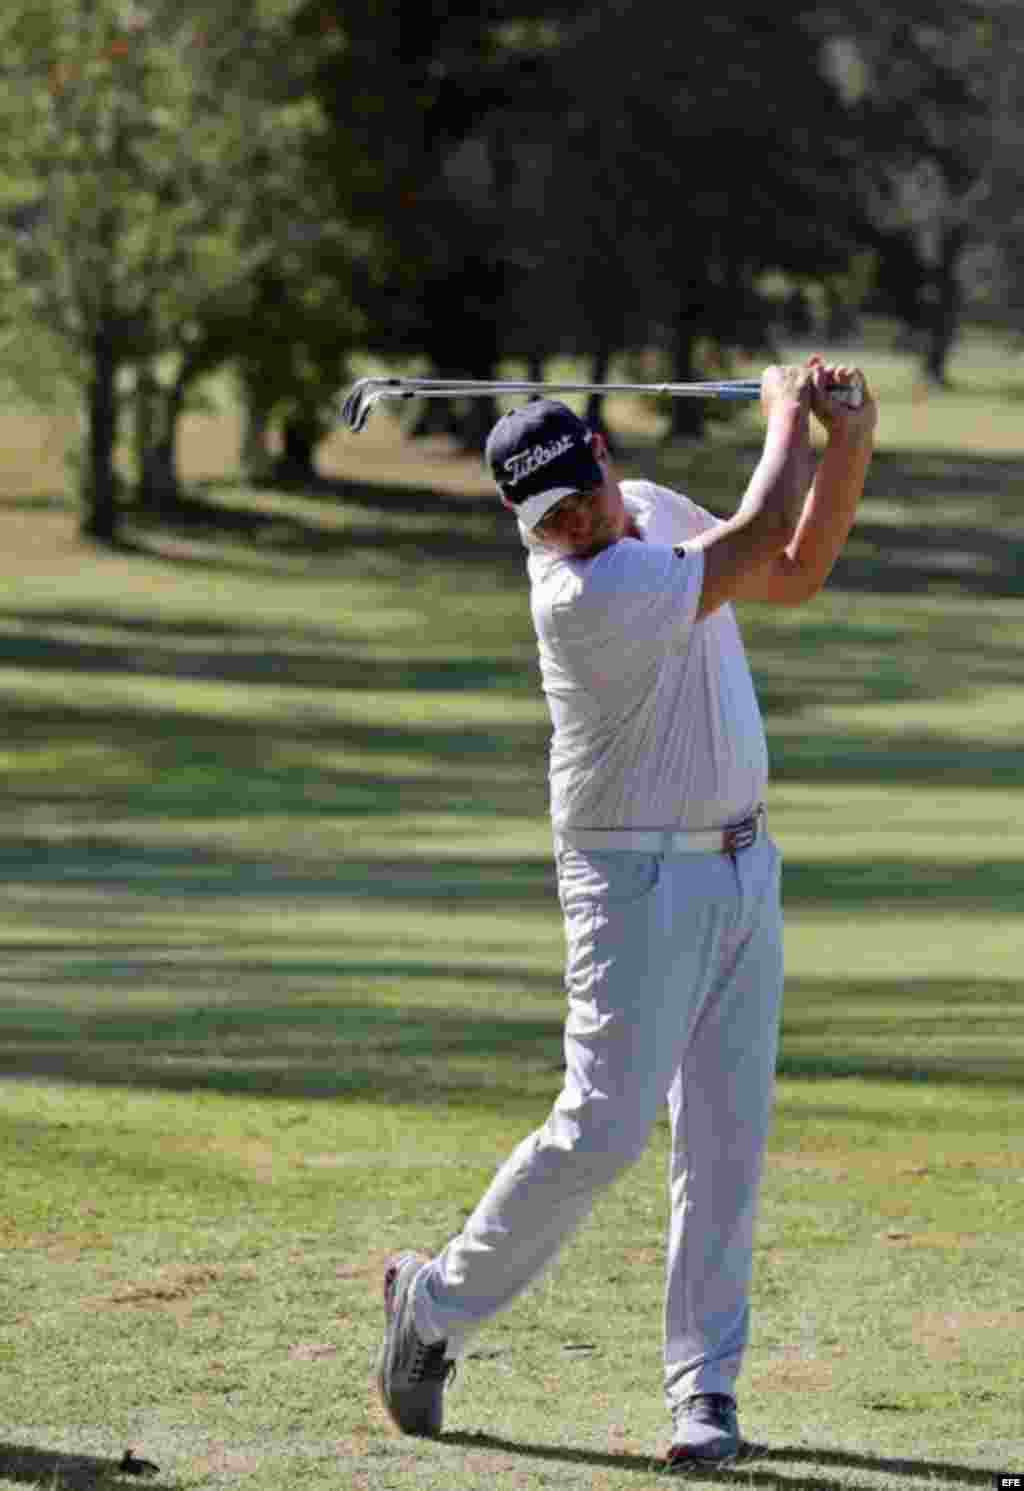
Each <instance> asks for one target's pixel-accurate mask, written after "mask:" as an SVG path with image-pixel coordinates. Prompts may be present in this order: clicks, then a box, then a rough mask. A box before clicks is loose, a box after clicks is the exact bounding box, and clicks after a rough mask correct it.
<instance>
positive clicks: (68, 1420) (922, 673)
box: [0, 341, 1024, 1491]
mask: <svg viewBox="0 0 1024 1491" xmlns="http://www.w3.org/2000/svg"><path fill="white" fill-rule="evenodd" d="M872 357H874V362H872ZM863 360H864V362H865V363H866V365H867V367H868V369H869V372H874V374H875V376H876V379H877V382H878V385H879V387H880V389H881V391H882V393H883V395H884V398H885V403H884V406H883V427H882V428H883V434H882V449H881V451H880V454H879V457H878V460H877V464H876V466H875V468H874V469H873V472H872V476H871V480H870V489H869V494H868V497H867V500H866V501H865V504H864V509H863V514H862V520H861V522H860V524H859V525H858V528H857V530H856V532H855V534H854V537H853V539H852V541H851V544H850V547H849V550H848V553H847V555H846V556H845V558H844V560H843V562H842V564H841V566H840V568H839V570H838V572H837V574H836V576H835V579H834V582H833V583H832V585H831V586H830V587H829V590H828V591H827V593H826V594H825V595H823V596H822V597H820V598H819V599H818V600H817V601H816V602H814V603H813V604H812V605H811V606H809V607H807V608H805V609H803V610H801V611H797V612H792V613H773V612H771V611H768V610H764V609H758V608H748V609H747V611H746V612H745V614H744V618H743V619H744V625H745V630H746V633H747V637H748V643H749V649H750V654H751V659H752V662H753V665H754V668H755V671H756V673H757V676H758V680H759V684H760V688H761V693H762V698H763V702H764V705H765V710H766V717H767V723H768V728H769V736H770V742H771V746H772V752H773V762H774V779H773V783H772V787H771V791H770V797H769V813H770V820H771V825H772V828H773V831H774V833H775V835H776V837H777V839H778V840H779V842H780V844H781V847H782V850H783V853H784V856H785V862H786V871H785V900H786V916H787V940H788V965H789V977H788V986H787V997H786V1006H785V1017H784V1030H783V1045H782V1055H781V1067H780V1083H779V1093H778V1102H777V1114H776V1123H775V1127H774V1131H773V1137H772V1144H771V1151H770V1156H769V1162H768V1168H767V1176H766V1182H765V1189H764V1200H763V1207H762V1216H761V1224H760V1230H759V1234H758V1246H757V1254H756V1262H755V1272H756V1277H755V1291H754V1306H755V1312H754V1321H753V1339H752V1345H751V1350H750V1353H749V1357H748V1360H747V1363H746V1366H745V1368H744V1373H743V1377H742V1379H741V1383H740V1396H741V1411H742V1415H743V1423H744V1428H745V1431H746V1433H747V1434H748V1436H749V1437H750V1438H751V1439H753V1440H755V1441H756V1442H758V1443H759V1444H760V1445H762V1446H763V1447H764V1448H763V1453H762V1454H761V1456H760V1458H758V1459H757V1460H755V1461H752V1462H750V1464H749V1465H746V1466H743V1467H741V1468H738V1469H736V1470H735V1471H732V1472H726V1473H724V1474H722V1475H720V1476H717V1477H715V1478H713V1479H712V1480H707V1481H705V1480H703V1479H700V1478H692V1477H691V1478H688V1480H687V1484H688V1485H693V1486H703V1485H721V1484H722V1483H723V1482H724V1481H728V1482H736V1483H738V1484H739V1485H741V1486H743V1487H744V1488H752V1491H891V1488H911V1487H917V1488H921V1487H925V1486H928V1487H938V1488H941V1491H951V1488H960V1487H970V1488H982V1487H984V1488H988V1487H990V1486H991V1485H992V1484H993V1472H996V1471H1007V1472H1017V1473H1024V1400H1022V1395H1021V1383H1022V1380H1024V1278H1022V1273H1021V1263H1020V1256H1021V1238H1022V1236H1024V1104H1022V1097H1021V1078H1022V1073H1024V1005H1022V1002H1021V996H1020V985H1021V977H1022V974H1021V970H1022V968H1024V920H1022V917H1021V906H1022V904H1024V792H1022V775H1021V764H1020V763H1021V752H1020V741H1021V739H1022V738H1024V688H1022V684H1024V662H1022V637H1024V527H1022V524H1021V518H1020V513H1021V489H1022V477H1024V462H1022V460H1021V458H1020V453H1019V448H1020V439H1019V435H1018V430H1019V427H1020V417H1021V409H1022V407H1024V406H1022V405H1021V403H1020V396H1021V388H1022V387H1024V380H1022V379H1021V376H1020V374H1019V371H1018V370H1017V369H1016V367H1015V364H1013V363H1011V362H1010V361H1009V359H1006V358H1001V357H1000V356H999V355H998V354H997V353H994V352H993V350H992V348H991V347H987V346H986V345H984V344H982V343H981V342H978V341H970V342H969V343H967V344H965V347H964V348H963V350H962V354H961V356H960V358H959V359H958V360H957V363H956V364H955V365H954V375H955V378H956V380H957V384H958V387H957V390H956V391H955V392H954V393H951V394H949V395H944V396H942V397H939V396H937V395H932V396H931V397H930V398H928V399H926V400H925V399H922V398H921V396H920V392H919V391H918V390H916V389H915V387H914V383H913V377H912V375H911V373H910V372H909V370H908V369H907V367H906V366H905V365H903V364H901V363H900V362H899V361H898V360H897V359H896V358H895V357H893V356H892V355H891V354H889V353H887V352H886V351H885V349H884V348H883V347H878V348H875V349H874V350H873V352H872V349H870V348H869V349H868V350H867V351H865V352H864V353H863ZM614 412H615V417H616V419H617V421H618V422H619V425H620V428H621V429H622V430H624V431H625V432H626V434H625V436H624V449H623V451H622V454H621V465H622V469H623V471H624V472H627V473H628V472H639V471H646V472H649V473H650V474H661V475H662V476H663V477H664V478H665V479H670V480H673V481H676V482H678V483H680V484H682V485H684V486H685V487H687V488H688V489H689V490H690V491H691V492H692V494H693V495H694V496H695V497H696V498H698V499H703V500H705V501H707V502H709V503H710V504H712V505H718V506H720V507H722V508H727V507H728V506H729V505H730V503H731V502H732V501H734V500H735V498H736V496H737V495H738V491H739V487H740V485H741V484H742V481H743V479H744V478H745V475H746V473H747V471H748V470H749V469H750V466H751V464H752V462H753V459H754V454H753V453H754V449H755V446H756V442H757V425H756V421H755V419H754V416H752V415H749V414H748V415H744V416H743V417H742V418H741V419H740V421H738V422H737V423H732V424H727V425H716V426H715V427H714V428H713V430H712V432H711V434H710V436H709V439H708V440H707V441H706V442H705V443H704V444H702V445H701V446H700V447H695V448H689V447H683V446H677V447H671V448H668V447H665V446H664V445H662V444H660V443H659V440H658V436H659V425H658V419H659V418H660V416H658V415H657V413H656V412H652V411H650V410H648V411H644V412H640V411H638V410H636V409H634V408H632V407H631V406H628V405H620V406H618V408H617V409H616V410H615V411H614ZM236 428H237V426H236V425H235V424H233V423H232V422H231V420H230V417H229V416H225V418H224V420H223V421H221V422H220V423H218V422H217V421H214V420H208V421H207V422H206V423H205V424H200V423H194V424H193V425H192V426H190V431H189V442H188V449H187V461H186V467H187V469H188V471H189V472H190V474H192V475H194V476H196V477H204V478H207V479H208V484H207V486H206V488H205V493H206V496H207V498H208V500H209V501H210V502H213V503H216V504H217V505H218V506H219V507H220V508H221V509H222V510H223V511H222V517H221V521H220V523H219V524H213V523H210V524H206V525H204V524H201V523H200V524H196V525H193V526H192V527H190V528H188V529H184V528H183V529H181V530H180V531H161V530H152V529H146V528H142V527H140V528H138V529H135V530H132V531H131V532H130V533H129V534H128V537H129V539H130V541H131V542H130V545H129V546H128V547H126V549H125V550H124V552H122V553H119V554H117V555H112V554H104V553H98V552H95V551H92V550H89V549H86V548H82V547H79V546H78V544H77V543H76V541H75V535H74V516H73V514H72V513H70V512H69V511H67V510H66V508H65V507H64V506H63V504H62V503H61V501H60V499H59V498H56V497H54V496H53V493H54V492H55V491H56V478H54V481H53V482H51V483H50V484H49V485H47V484H45V483H43V482H42V477H41V476H40V470H39V468H38V464H37V463H34V462H33V461H32V459H31V458H30V453H31V451H32V450H38V451H42V450H43V449H44V448H45V449H48V447H44V445H43V444H41V443H40V440H41V437H40V434H39V429H38V427H32V426H30V424H28V423H20V424H18V425H15V424H13V423H12V424H10V425H9V427H8V431H7V433H8V435H9V437H10V440H9V446H10V448H11V449H14V450H15V451H16V456H17V458H16V459H15V458H14V457H12V464H11V469H10V470H9V472H8V485H7V487H6V488H5V490H6V492H7V498H6V501H0V544H2V546H3V547H2V550H0V553H2V555H3V558H2V560H0V691H2V698H3V704H4V711H5V717H6V722H7V728H6V730H5V732H4V739H3V741H2V742H0V756H2V766H3V771H4V782H5V791H4V794H3V797H2V799H0V872H2V874H3V879H4V883H5V893H4V896H3V898H2V901H0V943H2V946H3V952H4V959H3V971H2V975H0V979H2V987H0V1097H2V1102H3V1113H4V1119H3V1124H2V1127H0V1146H2V1148H0V1167H2V1169H0V1173H2V1175H3V1183H2V1187H0V1249H2V1252H3V1259H2V1270H0V1279H2V1282H0V1389H2V1391H0V1487H3V1488H5V1491H15V1488H24V1487H25V1486H38V1487H40V1488H43V1491H62V1488H74V1491H86V1488H92V1487H96V1486H112V1485H115V1484H121V1485H126V1484H129V1481H128V1479H127V1475H126V1472H125V1471H123V1470H122V1469H121V1460H122V1456H123V1455H124V1453H125V1451H126V1450H129V1449H130V1450H132V1451H133V1453H134V1455H135V1457H136V1458H142V1459H145V1460H147V1461H150V1462H152V1463H153V1464H154V1465H155V1466H156V1467H158V1469H157V1470H155V1471H154V1472H152V1474H151V1475H150V1476H149V1478H148V1479H147V1480H146V1482H145V1483H146V1484H147V1485H150V1486H152V1487H153V1488H154V1491H178V1488H192V1487H196V1488H198V1487H203V1488H206V1487H228V1486H234V1485H236V1484H238V1485H244V1486H245V1487H247V1488H248V1487H251V1488H252V1491H293V1488H295V1487H297V1486H299V1485H301V1486H303V1487H307V1488H311V1491H316V1488H320V1487H322V1488H324V1491H328V1488H329V1491H492V1488H494V1487H501V1488H502V1491H504V1488H506V1487H507V1488H509V1491H541V1488H551V1487H559V1488H563V1487H564V1488H570V1491H651V1488H653V1487H655V1486H657V1485H664V1484H665V1477H664V1475H663V1474H662V1472H661V1471H660V1469H659V1465H658V1459H657V1456H658V1454H659V1452H660V1451H661V1450H663V1449H664V1447H665V1445H666V1443H667V1431H668V1424H667V1421H666V1418H665V1414H664V1409H663V1404H662V1399H661V1386H660V1330H661V1293H662V1273H661V1270H662V1236H663V1231H664V1227H665V1222H666V1204H665V1195H664V1180H665V1161H666V1129H665V1127H664V1126H659V1127H658V1129H657V1130H656V1132H655V1135H654V1137H653V1140H652V1143H651V1146H650V1148H649V1150H648V1152H647V1154H646V1155H645V1156H644V1158H643V1160H642V1161H641V1162H640V1164H639V1165H638V1166H637V1167H636V1168H635V1169H634V1170H633V1171H632V1172H631V1173H630V1174H629V1175H628V1176H627V1177H625V1178H624V1179H623V1180H622V1182H621V1183H620V1184H619V1185H618V1186H617V1187H616V1188H615V1189H614V1190H613V1191H612V1192H611V1193H610V1194H609V1195H607V1196H606V1197H605V1198H604V1199H603V1200H602V1201H601V1203H600V1205H599V1207H598V1209H597V1212H596V1215H595V1217H594V1218H593V1220H592V1221H591V1223H589V1224H588V1225H587V1227H586V1228H584V1230H583V1231H582V1232H581V1233H580V1234H579V1236H578V1237H577V1238H576V1239H575V1240H574V1242H573V1243H572V1244H571V1246H570V1248H569V1249H568V1250H567V1252H566V1253H565V1254H564V1255H563V1257H562V1259H561V1260H560V1262H559V1263H558V1265H557V1267H556V1269H555V1270H554V1272H553V1273H552V1274H551V1275H550V1276H549V1277H548V1278H546V1279H545V1280H544V1281H543V1283H541V1284H540V1285H539V1286H538V1287H537V1288H536V1289H535V1290H534V1291H532V1292H531V1293H530V1294H528V1295H527V1296H526V1297H525V1298H524V1299H522V1300H521V1301H519V1302H518V1303H517V1304H516V1305H515V1307H514V1308H513V1309H512V1310H511V1311H509V1312H508V1313H507V1314H506V1315H504V1316H502V1317H501V1318H500V1319H499V1320H498V1321H496V1322H495V1323H494V1324H493V1326H492V1328H491V1329H489V1330H488V1331H487V1332H486V1333H485V1334H484V1335H483V1336H482V1337H481V1338H480V1340H479V1342H478V1344H477V1346H476V1348H475V1349H474V1351H473V1352H472V1354H471V1356H470V1357H469V1359H468V1360H467V1361H466V1362H465V1363H464V1364H463V1367H462V1368H461V1370H460V1377H459V1381H458V1382H457V1384H456V1386H455V1388H454V1390H453V1391H452V1394H451V1396H450V1401H449V1412H448V1432H447V1433H446V1435H445V1436H444V1438H443V1439H442V1440H440V1441H439V1442H436V1443H423V1442H419V1441H415V1440H405V1439H402V1438H400V1437H399V1436H397V1435H396V1434H395V1433H394V1432H393V1431H392V1429H391V1428H390V1426H389V1424H388V1422H387V1420H386V1418H385V1416H384V1415H383V1413H382V1410H381V1408H380V1406H379V1404H378V1403H377V1401H376V1399H375V1397H374V1395H373V1392H372V1390H371V1385H370V1373H371V1364H372V1359H373V1356H374V1353H375V1350H376V1346H377V1341H378V1336H379V1331H380V1327H381V1320H382V1310H381V1300H380V1288H381V1273H382V1265H383V1260H384V1258H385V1256H386V1255H387V1253H388V1252H389V1251H390V1250H392V1249H393V1248H395V1247H398V1246H407V1245H413V1246H420V1247H424V1248H427V1249H431V1248H434V1247H436V1246H437V1245H439V1244H440V1243H441V1242H443V1240H444V1239H445V1238H446V1237H447V1236H449V1235H450V1234H451V1232H452V1231H453V1230H455V1229H456V1228H458V1227H459V1225H460V1224H461V1221H462V1219H463V1218H464V1216H465V1215H466V1214H467V1212H468V1211H469V1210H470V1209H471V1208H472V1206H473V1205H474V1204H475V1202H476V1200H477V1198H478V1196H479V1194H480V1191H481V1189H482V1188H483V1187H484V1186H485V1185H486V1183H487V1182H488V1180H489V1179H490V1177H491V1175H492V1173H493V1171H494V1169H495V1167H496V1166H497V1165H498V1164H499V1163H500V1162H501V1160H502V1159H503V1158H504V1157H505V1155H506V1153H507V1152H508V1150H509V1149H510V1148H511V1147H512V1145H513V1144H514V1143H515V1142H517V1141H518V1139H520V1138H521V1137H522V1136H523V1135H524V1134H525V1133H527V1132H528V1131H529V1130H530V1129H532V1128H533V1127H535V1126H536V1125H537V1124H538V1123H540V1122H541V1121H542V1119H543V1117H544V1116H545V1114H546V1111H547V1108H548V1105H549V1104H550V1102H551V1101H552V1099H553V1098H554V1096H555V1094H556V1092H557V1090H558V1086H559V1082H560V1059H561V1046H560V1031H561V1018H562V1004H563V994H562V990H561V955H562V945H561V925H560V920H559V916H558V911H557V905H556V902H555V897H554V885H553V875H552V867H551V860H550V853H549V833H548V825H547V821H546V784H545V753H546V746H547V734H548V727H547V720H546V715H545V711H544V705H543V701H542V699H541V696H540V693H539V687H538V676H537V668H536V663H535V657H534V649H533V640H532V635H531V631H530V625H529V617H528V613H527V606H526V590H525V582H524V576H523V569H522V558H521V554H520V552H519V550H518V548H517V544H516V542H515V540H514V538H513V536H512V535H511V534H510V532H509V530H508V526H507V523H506V522H504V521H503V520H502V516H501V514H500V513H499V512H498V511H497V509H496V505H495V504H492V503H491V502H490V500H489V499H486V500H485V499H484V496H483V494H484V493H485V491H486V489H485V487H484V485H483V482H482V480H481V476H480V472H479V470H478V469H477V467H476V464H475V463H474V462H470V461H466V460H463V459H460V458H458V457H456V456H455V455H454V454H453V452H452V451H451V450H450V449H449V448H448V447H446V446H445V445H444V444H443V443H442V442H430V443H428V444H426V445H425V446H410V445H408V444H404V443H402V442H401V441H400V439H399V438H398V435H397V433H396V426H395V424H394V423H393V421H392V420H391V419H390V418H389V417H388V416H385V415H380V416H378V417H376V422H375V423H374V424H373V425H372V426H371V429H370V430H369V431H368V432H367V434H366V435H365V436H361V437H359V439H358V440H356V439H354V438H353V437H347V438H346V437H342V436H339V437H337V439H336V440H335V441H333V442H332V443H331V446H330V449H329V451H328V458H327V463H328V466H329V470H330V474H331V475H333V476H334V477H335V478H336V481H335V486H334V489H333V490H332V491H330V492H324V493H322V494H318V495H315V496H314V495H312V494H311V495H309V496H300V495H296V494H292V495H285V494H282V493H279V492H271V491H253V490H249V489H246V488H244V487H240V486H239V485H238V484H237V483H236V482H234V481H233V480H232V479H231V473H230V452H231V450H232V448H233V446H232V442H233V440H234V438H235V431H236ZM33 442H34V444H33ZM26 451H28V452H29V456H26V454H25V453H26ZM18 462H21V465H20V466H19V464H18Z"/></svg>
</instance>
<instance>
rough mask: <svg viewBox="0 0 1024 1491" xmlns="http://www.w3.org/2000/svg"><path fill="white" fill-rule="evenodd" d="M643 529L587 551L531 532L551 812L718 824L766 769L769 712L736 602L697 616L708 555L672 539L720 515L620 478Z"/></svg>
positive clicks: (752, 791) (752, 801) (742, 809)
mask: <svg viewBox="0 0 1024 1491" xmlns="http://www.w3.org/2000/svg"><path fill="white" fill-rule="evenodd" d="M621 487H622V494H623V497H624V499H625V503H626V507H627V509H628V511H629V512H630V513H631V515H632V516H633V519H634V521H635V523H636V526H637V528H638V529H639V530H640V532H641V533H642V534H643V540H640V539H635V538H624V539H621V540H620V541H619V542H618V543H616V544H613V545H612V546H611V547H610V548H607V549H604V550H602V551H601V553H600V554H596V555H595V556H594V557H593V558H592V559H573V558H567V557H566V556H564V555H560V554H556V553H554V552H553V551H552V550H550V549H545V548H543V547H541V546H539V545H537V544H534V543H531V544H529V545H528V546H529V548H530V556H529V560H528V564H527V569H528V573H529V576H530V585H531V597H530V603H531V610H532V613H533V622H534V627H535V628H536V632H537V639H538V650H539V653H540V667H541V678H542V683H543V688H544V693H545V695H546V696H547V701H548V708H549V710H550V713H551V722H552V725H553V727H554V733H553V735H552V739H551V758H550V783H551V819H552V823H553V825H554V828H555V830H556V832H557V830H559V829H563V828H568V827H570V826H571V827H573V828H605V829H614V828H670V827H671V828H689V829H699V828H718V827H722V826H724V825H726V824H729V823H735V822H736V821H737V820H738V819H741V818H743V817H745V816H746V815H747V814H748V813H750V812H752V811H753V810H754V808H756V807H757V805H758V803H759V802H760V801H761V798H762V795H763V792H764V787H765V783H766V781H767V778H768V750H767V745H766V742H765V735H764V726H763V723H762V720H761V711H760V708H759V707H758V703H757V697H756V695H755V692H754V684H753V680H752V678H751V676H750V668H749V666H748V664H747V659H746V654H745V652H744V650H743V643H742V640H741V638H740V633H739V628H738V627H737V625H736V620H735V617H734V615H733V611H732V607H731V606H728V605H724V606H720V607H719V608H718V610H716V611H714V612H712V614H711V615H710V616H707V617H705V618H704V619H703V620H702V621H697V620H696V619H695V618H696V613H697V605H698V602H699V600H700V591H701V582H702V579H703V574H704V555H703V553H701V552H700V551H697V552H696V553H693V554H686V555H682V556H680V555H677V554H675V553H674V552H673V548H672V546H673V545H675V544H682V543H685V542H686V541H687V540H688V539H692V538H694V537H695V536H696V535H697V534H698V533H702V532H703V531H704V530H705V529H707V528H709V527H712V526H713V525H714V524H715V522H716V521H717V519H715V518H714V517H713V516H712V515H711V514H710V513H708V512H705V511H704V509H703V508H700V507H697V506H696V504H695V503H693V502H691V501H690V500H689V498H687V497H683V496H681V495H680V494H679V493H677V492H672V491H669V489H668V488H667V487H659V486H656V485H655V484H654V483H653V482H648V481H626V482H622V483H621Z"/></svg>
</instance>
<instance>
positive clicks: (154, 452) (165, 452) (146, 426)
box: [136, 375, 187, 518]
mask: <svg viewBox="0 0 1024 1491" xmlns="http://www.w3.org/2000/svg"><path fill="white" fill-rule="evenodd" d="M186 387H187V379H186V378H185V377H183V376H179V377H178V378H177V379H176V380H175V382H174V383H173V384H172V385H171V387H170V388H167V389H160V387H159V385H158V384H157V382H156V379H155V378H153V377H152V375H148V376H147V377H145V378H144V379H142V380H140V388H139V390H138V392H141V394H142V395H143V398H144V400H145V401H146V403H148V405H149V412H148V414H144V415H142V420H141V424H142V429H143V430H144V431H145V438H146V445H145V448H144V450H143V451H142V456H141V462H140V471H139V502H140V503H141V505H142V507H143V508H144V509H145V510H146V512H148V513H152V514H153V515H154V516H156V517H161V518H176V517H179V516H180V515H181V510H182V500H181V482H180V479H179V476H178V425H179V423H180V421H181V414H182V410H183V409H184V407H185V390H186ZM138 392H137V395H136V396H138ZM161 405H162V407H161ZM154 410H155V411H156V412H155V413H154Z"/></svg>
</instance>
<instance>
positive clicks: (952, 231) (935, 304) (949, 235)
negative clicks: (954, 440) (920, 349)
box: [923, 225, 968, 388]
mask: <svg viewBox="0 0 1024 1491" xmlns="http://www.w3.org/2000/svg"><path fill="white" fill-rule="evenodd" d="M967 237H968V234H967V229H966V228H965V227H963V226H960V225H958V226H957V227H954V228H949V229H947V230H946V231H945V232H944V233H943V235H942V248H941V252H940V255H939V260H938V263H937V264H936V265H935V268H934V269H933V271H932V274H931V277H930V279H929V283H928V285H927V287H926V289H925V293H924V296H923V300H924V318H923V319H924V334H925V348H924V374H925V377H926V378H927V380H928V382H929V383H933V384H935V386H936V387H938V388H948V386H949V372H948V363H949V356H950V353H951V352H952V350H953V345H954V343H955V342H956V338H957V332H958V331H959V327H960V309H961V301H962V295H961V290H960V281H959V277H958V274H957V270H958V268H959V264H960V256H961V254H962V253H963V250H964V247H965V245H966V243H967Z"/></svg>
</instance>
